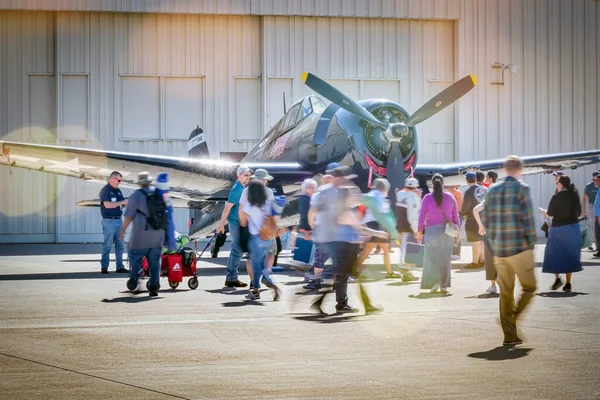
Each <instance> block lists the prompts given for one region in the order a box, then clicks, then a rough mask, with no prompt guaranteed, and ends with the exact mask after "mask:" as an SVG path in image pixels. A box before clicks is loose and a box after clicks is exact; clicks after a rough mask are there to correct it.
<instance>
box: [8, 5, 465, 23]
mask: <svg viewBox="0 0 600 400" xmlns="http://www.w3.org/2000/svg"><path fill="white" fill-rule="evenodd" d="M461 2H462V0H94V1H89V0H52V1H48V0H26V1H24V0H0V9H15V10H56V11H116V12H140V13H174V14H230V15H235V14H238V15H252V14H255V15H299V16H323V17H364V18H414V19H457V18H458V17H459V14H460V4H461Z"/></svg>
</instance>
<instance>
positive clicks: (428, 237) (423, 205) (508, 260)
mask: <svg viewBox="0 0 600 400" xmlns="http://www.w3.org/2000/svg"><path fill="white" fill-rule="evenodd" d="M504 172H505V175H506V177H505V178H503V179H501V180H498V175H497V174H496V173H495V172H494V171H489V172H488V173H487V175H486V174H484V173H481V172H478V171H468V172H467V173H466V174H465V183H466V185H467V189H466V191H465V192H464V194H463V193H462V192H461V191H460V190H459V188H458V187H457V186H451V187H447V186H445V185H444V178H443V176H441V175H439V174H436V175H434V176H433V177H432V180H431V182H432V190H431V193H428V194H426V195H424V196H423V195H422V192H421V189H420V188H419V182H418V181H417V180H416V179H414V178H409V179H407V180H406V183H405V187H404V188H402V189H401V190H397V191H396V193H395V196H394V197H395V204H391V203H390V201H389V198H388V195H389V190H390V184H389V182H388V181H387V180H386V179H383V178H380V179H375V180H374V181H373V184H372V190H371V191H370V192H369V193H367V194H362V193H361V191H360V190H359V188H358V187H357V186H356V184H355V183H354V182H353V179H354V178H355V177H356V176H355V175H354V174H353V173H352V170H351V168H349V167H347V166H340V165H338V164H331V165H329V167H328V169H327V171H326V173H325V174H324V175H323V176H321V177H320V184H319V183H318V182H317V181H315V180H313V179H307V180H305V181H304V182H303V184H302V193H301V195H300V196H299V197H298V212H299V215H300V220H299V224H298V226H297V227H296V235H298V237H299V238H302V239H304V240H306V241H310V242H312V244H313V251H312V254H311V257H310V264H311V265H312V266H313V269H312V273H311V274H310V279H309V282H308V283H307V284H306V285H305V286H304V288H305V289H307V290H310V291H316V292H315V293H314V294H315V300H314V302H313V303H312V305H311V308H313V309H315V310H317V311H319V312H323V311H322V308H321V306H322V303H323V299H324V298H325V296H326V295H327V294H328V293H330V292H335V299H336V306H335V309H336V311H337V312H338V313H356V312H358V309H357V308H355V307H353V306H352V305H351V304H349V301H348V294H347V288H348V282H349V281H351V280H356V281H358V282H359V284H360V276H361V273H362V272H363V271H364V270H365V265H364V262H365V261H366V259H367V258H368V257H369V255H370V254H371V252H372V251H373V250H374V249H375V248H378V249H379V250H380V251H382V252H383V261H384V267H385V279H402V280H403V281H415V280H419V279H420V280H421V282H420V287H421V289H422V290H427V291H430V292H432V293H436V292H439V293H441V294H446V293H448V292H449V291H450V288H451V286H452V278H451V262H452V259H453V258H456V257H460V248H461V242H460V232H461V228H462V229H464V231H465V234H466V239H467V241H468V242H469V243H470V245H471V248H472V252H473V253H472V262H471V263H469V264H467V265H466V266H465V267H464V268H466V269H479V268H485V272H486V280H488V281H490V283H491V285H490V287H489V288H488V289H487V292H488V293H490V294H497V293H498V292H500V295H499V297H500V301H499V308H500V321H501V325H502V330H503V332H504V342H503V343H504V344H505V345H507V346H511V345H517V344H520V343H522V340H521V338H520V337H519V336H518V334H517V328H516V324H517V320H518V318H519V317H520V315H521V314H522V312H523V311H524V310H525V309H526V307H527V305H528V304H529V302H530V301H531V300H532V298H533V295H534V293H535V291H536V289H537V282H536V276H535V273H534V268H535V262H534V258H533V249H534V246H535V244H536V241H537V233H536V226H535V218H534V214H535V213H534V210H533V205H532V201H531V195H530V188H529V186H528V185H526V184H525V183H524V182H523V181H522V180H520V178H521V175H522V173H523V163H522V161H521V159H520V158H518V157H516V156H509V157H508V158H507V159H506V162H505V168H504ZM554 176H555V184H556V192H555V193H554V195H553V196H552V199H551V200H550V203H549V205H548V207H547V209H543V208H540V213H541V215H542V217H543V219H544V221H545V225H546V226H548V240H547V245H546V248H545V254H544V260H543V264H542V272H543V273H549V274H554V275H555V281H554V284H553V285H552V287H551V289H552V290H557V289H559V288H561V287H562V290H563V291H565V292H569V291H571V290H572V289H573V286H572V285H573V283H572V274H573V273H575V272H578V271H581V270H582V264H581V249H582V244H583V242H582V240H583V239H582V233H584V234H585V232H590V233H591V235H589V236H591V237H592V238H593V239H592V244H590V245H589V247H588V249H589V250H595V253H594V254H593V256H594V257H600V246H599V243H598V240H599V239H600V197H599V196H597V192H598V188H599V187H600V172H594V174H593V176H592V182H590V183H589V184H588V185H587V186H586V187H585V191H584V196H583V199H581V198H580V196H579V192H578V191H577V189H576V188H575V185H574V184H573V183H572V182H571V179H570V177H569V176H567V175H566V174H564V173H563V172H561V171H558V172H556V173H555V174H554ZM120 179H121V175H120V174H119V173H118V172H117V171H115V172H113V173H112V174H111V176H110V178H109V182H108V184H107V186H106V187H104V188H103V189H102V191H101V193H100V198H101V200H102V201H101V212H102V216H103V232H104V239H105V240H104V244H103V250H102V261H101V271H102V273H106V272H107V270H108V253H109V251H110V248H111V246H112V244H115V252H116V253H117V254H116V256H117V257H116V259H117V272H128V273H129V274H130V282H128V287H130V286H131V287H130V289H132V287H133V286H134V285H133V284H134V283H137V278H138V275H137V274H138V271H139V269H140V264H141V262H142V258H146V259H147V261H148V269H149V272H150V283H149V286H148V287H149V291H150V295H151V296H156V294H157V291H158V289H159V288H160V284H159V281H158V276H159V268H160V248H161V246H162V245H163V240H164V231H161V229H156V230H155V229H149V227H148V219H147V217H148V214H150V213H151V210H149V209H148V202H147V198H148V196H151V195H152V193H153V190H154V189H153V188H152V187H151V186H150V184H151V183H152V177H150V176H149V175H148V174H147V173H140V174H139V176H138V184H139V185H140V189H139V190H137V191H135V192H134V193H133V194H132V196H131V197H130V198H129V199H127V200H125V199H124V198H123V196H122V194H121V193H120V190H118V184H119V182H120ZM272 179H273V178H272V177H271V176H270V175H269V173H268V171H266V170H264V169H258V170H256V171H251V170H250V169H249V168H247V167H244V166H241V167H239V168H238V170H237V181H236V182H235V184H234V185H233V187H232V189H231V191H230V194H229V197H228V199H227V202H226V204H225V207H224V210H223V213H222V215H221V219H220V223H219V227H218V228H217V232H223V231H224V230H225V224H227V225H228V229H229V233H230V235H231V242H232V243H231V251H230V253H229V259H228V262H227V268H226V277H225V287H228V288H245V287H247V286H248V284H247V283H245V282H242V281H241V280H240V278H239V269H238V268H239V263H240V261H241V258H242V256H243V254H244V252H247V253H248V255H249V257H248V259H247V261H246V270H247V273H248V277H249V278H250V287H249V293H248V295H247V296H246V298H247V299H248V300H251V301H256V300H260V299H261V292H260V288H261V284H264V285H266V286H267V287H268V288H270V289H272V296H273V300H275V301H277V300H279V299H280V298H281V290H280V288H279V287H278V285H277V284H276V282H275V281H274V280H273V278H272V274H271V267H272V266H273V263H274V257H275V256H276V255H277V253H278V251H279V248H280V246H279V245H278V244H277V242H276V238H277V237H278V236H280V235H281V234H282V230H281V228H278V227H277V219H278V218H279V215H280V214H281V212H282V210H283V208H284V205H285V199H284V198H282V196H275V195H274V192H273V190H272V189H270V188H269V187H268V185H269V182H270V181H271V180H272ZM365 205H367V206H366V207H365ZM125 206H126V208H125V213H124V216H125V221H124V222H123V223H121V215H122V214H123V211H122V209H123V208H124V207H125ZM390 215H393V218H392V219H393V220H394V222H395V224H393V225H394V226H393V227H391V228H390V226H391V225H390V224H389V223H387V222H389V221H388V220H386V216H390ZM386 221H387V222H386ZM130 224H132V225H133V229H132V232H131V238H130V240H129V243H128V251H129V265H130V269H129V270H126V269H125V267H124V266H123V263H122V252H123V244H122V240H123V237H124V234H125V231H126V230H127V228H128V227H129V225H130ZM582 225H583V228H582ZM582 229H583V231H582ZM583 236H585V235H583ZM593 241H595V244H596V247H595V249H594V246H593ZM393 242H396V243H397V244H398V245H399V250H400V254H399V256H398V257H397V258H396V259H395V260H393V257H394V256H393V255H392V254H393V250H392V243H393ZM410 243H413V244H417V245H422V246H423V259H422V275H421V277H420V278H419V277H417V276H415V275H413V274H412V273H411V272H410V268H409V266H408V265H407V264H406V258H407V245H408V244H410ZM329 259H331V261H332V262H331V266H330V267H329V268H328V267H327V260H329ZM562 275H564V279H565V280H564V282H563V279H562V277H561V276H562ZM327 277H332V278H333V284H332V285H323V280H324V279H325V278H327ZM515 278H517V279H518V280H519V282H520V285H521V287H522V294H521V295H520V296H519V298H518V299H517V300H516V301H515V293H514V291H515ZM129 283H131V285H130V284H129ZM132 290H133V289H132ZM360 293H361V299H362V301H363V303H364V309H365V311H366V313H373V312H378V311H380V308H378V307H376V306H374V305H373V304H372V303H371V301H370V298H369V296H368V295H367V292H366V290H365V289H364V287H363V286H362V284H360Z"/></svg>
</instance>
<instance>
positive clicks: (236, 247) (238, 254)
mask: <svg viewBox="0 0 600 400" xmlns="http://www.w3.org/2000/svg"><path fill="white" fill-rule="evenodd" d="M229 235H230V236H231V252H229V259H228V260H227V277H226V278H225V281H226V282H234V281H237V280H238V273H239V272H238V271H239V270H238V267H239V265H240V260H241V259H242V254H244V253H243V252H242V246H241V245H240V226H239V224H232V223H231V222H229Z"/></svg>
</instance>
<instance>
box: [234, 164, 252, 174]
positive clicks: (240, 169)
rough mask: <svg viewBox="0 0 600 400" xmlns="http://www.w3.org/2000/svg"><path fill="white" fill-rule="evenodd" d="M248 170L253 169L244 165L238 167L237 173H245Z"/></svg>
mask: <svg viewBox="0 0 600 400" xmlns="http://www.w3.org/2000/svg"><path fill="white" fill-rule="evenodd" d="M248 171H250V172H252V171H251V170H250V168H248V167H244V166H242V167H238V169H237V174H238V175H242V174H243V173H245V172H248Z"/></svg>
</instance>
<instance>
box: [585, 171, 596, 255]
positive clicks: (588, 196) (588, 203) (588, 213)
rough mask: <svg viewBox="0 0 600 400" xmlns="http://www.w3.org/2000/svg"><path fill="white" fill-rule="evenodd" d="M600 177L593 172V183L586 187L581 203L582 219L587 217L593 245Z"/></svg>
mask: <svg viewBox="0 0 600 400" xmlns="http://www.w3.org/2000/svg"><path fill="white" fill-rule="evenodd" d="M598 176H600V172H598V171H594V172H592V181H591V182H590V183H588V184H587V185H585V189H584V191H583V199H582V201H581V203H583V204H581V209H582V210H583V215H582V217H584V218H585V217H587V220H586V221H585V225H586V226H587V227H588V231H589V232H590V238H591V239H592V243H595V242H596V235H595V233H596V232H595V231H596V224H595V222H594V201H596V195H597V194H598V187H597V186H596V179H597V178H598ZM588 250H592V251H593V250H594V246H593V245H592V246H590V247H588ZM596 251H600V249H599V248H598V247H596Z"/></svg>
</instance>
